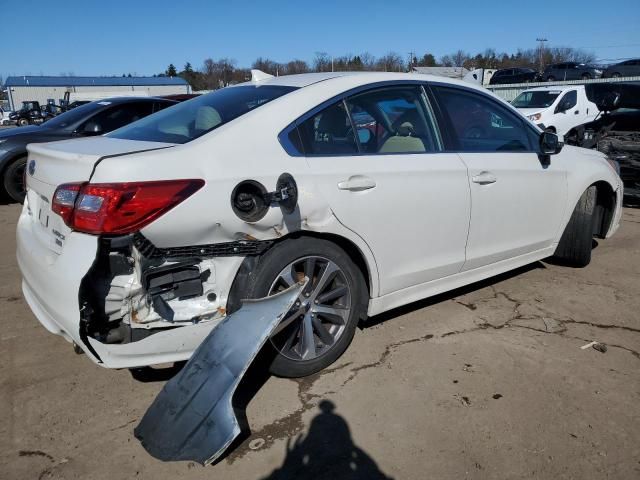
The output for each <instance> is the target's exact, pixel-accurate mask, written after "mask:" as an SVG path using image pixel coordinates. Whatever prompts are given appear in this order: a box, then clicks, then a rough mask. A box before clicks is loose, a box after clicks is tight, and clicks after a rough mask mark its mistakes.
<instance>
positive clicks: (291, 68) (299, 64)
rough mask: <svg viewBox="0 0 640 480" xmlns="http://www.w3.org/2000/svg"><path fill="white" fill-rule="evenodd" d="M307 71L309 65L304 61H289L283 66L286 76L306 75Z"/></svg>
mask: <svg viewBox="0 0 640 480" xmlns="http://www.w3.org/2000/svg"><path fill="white" fill-rule="evenodd" d="M308 71H309V65H308V64H307V62H305V61H304V60H297V59H296V60H291V61H290V62H287V64H286V65H284V72H283V73H285V74H287V75H294V74H296V73H307V72H308Z"/></svg>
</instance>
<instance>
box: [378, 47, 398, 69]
mask: <svg viewBox="0 0 640 480" xmlns="http://www.w3.org/2000/svg"><path fill="white" fill-rule="evenodd" d="M404 69H405V64H404V60H403V59H402V57H401V56H400V55H399V54H397V53H396V52H389V53H387V54H386V55H385V56H383V57H380V58H379V59H378V61H377V62H376V70H382V71H383V72H402V71H403V70H404Z"/></svg>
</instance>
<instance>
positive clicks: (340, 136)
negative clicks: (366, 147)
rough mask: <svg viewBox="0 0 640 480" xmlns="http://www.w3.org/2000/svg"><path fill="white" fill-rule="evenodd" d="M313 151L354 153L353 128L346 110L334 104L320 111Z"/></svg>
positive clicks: (355, 149)
mask: <svg viewBox="0 0 640 480" xmlns="http://www.w3.org/2000/svg"><path fill="white" fill-rule="evenodd" d="M314 144H315V145H314V148H313V150H314V152H315V153H324V152H325V151H326V152H331V153H355V152H356V151H357V147H356V144H355V139H354V137H353V129H352V128H351V124H350V122H349V118H348V117H347V114H346V112H345V111H344V110H343V109H341V108H339V107H338V106H334V107H331V108H328V109H327V110H325V111H324V112H323V113H322V116H321V117H320V121H319V122H318V128H317V130H316V138H315V141H314Z"/></svg>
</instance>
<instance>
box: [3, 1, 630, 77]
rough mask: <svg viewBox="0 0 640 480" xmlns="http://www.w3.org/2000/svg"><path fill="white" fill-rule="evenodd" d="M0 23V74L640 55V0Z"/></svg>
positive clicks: (168, 6) (272, 7) (27, 17)
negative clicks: (258, 62)
mask: <svg viewBox="0 0 640 480" xmlns="http://www.w3.org/2000/svg"><path fill="white" fill-rule="evenodd" d="M607 4H609V5H611V6H612V11H611V12H607V11H606V8H605V7H603V5H607ZM0 19H1V20H2V21H1V22H0V25H1V27H0V29H1V30H0V32H1V38H2V40H3V43H0V75H2V76H4V77H6V76H8V75H40V74H44V75H59V74H61V73H73V74H75V75H111V74H115V75H121V74H122V73H132V74H138V75H150V74H153V73H158V72H161V71H164V69H165V68H166V67H167V65H168V64H169V63H173V64H175V65H176V66H177V67H178V69H179V70H180V69H181V68H182V66H183V65H184V63H185V62H187V61H190V62H191V64H192V65H193V66H194V68H199V67H200V66H201V65H202V62H203V60H204V59H205V58H207V57H212V58H214V59H215V58H219V57H231V58H234V59H235V60H237V64H238V66H250V65H251V63H252V61H253V60H254V59H255V58H256V57H259V56H263V57H269V58H271V59H273V60H276V61H279V62H284V61H287V60H290V59H293V58H301V59H303V60H308V61H310V60H311V59H312V58H313V56H314V52H318V51H324V52H328V53H329V54H330V55H336V56H338V55H343V54H348V53H352V54H357V53H360V52H363V51H369V52H370V53H372V54H373V55H375V56H380V55H384V54H385V53H387V52H389V51H396V52H397V53H399V54H401V55H403V56H404V57H408V53H409V52H410V51H415V52H416V53H417V54H418V55H421V54H422V53H424V52H432V53H433V54H435V55H436V57H440V56H442V55H444V54H447V53H451V52H454V51H456V50H457V49H463V50H465V51H467V52H469V53H477V52H480V51H482V50H484V49H485V48H488V47H491V48H494V49H496V50H497V51H498V52H501V51H506V52H515V51H516V50H517V49H518V48H523V49H526V48H533V47H535V39H536V37H538V36H544V37H546V38H548V39H549V42H548V46H572V47H578V48H584V49H587V50H590V51H593V52H594V53H595V54H596V56H597V57H598V58H599V59H605V60H607V59H611V60H614V59H620V58H628V57H640V0H622V1H618V2H603V1H602V0H599V1H596V0H580V1H573V0H569V1H567V0H564V1H563V0H557V1H548V0H539V1H537V2H509V1H506V0H503V1H502V2H495V1H493V2H488V1H456V0H450V1H447V2H433V1H424V0H423V1H404V0H387V1H378V0H367V1H365V2H363V1H359V2H358V1H355V2H354V1H334V0H316V1H306V0H298V1H278V0H271V1H263V2H257V1H248V0H247V1H242V2H230V1H225V2H219V1H214V0H210V1H204V0H153V1H152V0H128V1H123V0H102V1H98V0H83V1H80V0H64V1H63V0H0Z"/></svg>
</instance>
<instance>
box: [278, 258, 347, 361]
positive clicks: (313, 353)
mask: <svg viewBox="0 0 640 480" xmlns="http://www.w3.org/2000/svg"><path fill="white" fill-rule="evenodd" d="M302 276H305V277H306V278H307V279H308V284H307V287H306V288H305V290H304V291H303V292H302V293H301V295H300V297H299V298H298V301H297V302H296V304H295V305H294V306H293V308H292V309H291V310H290V311H289V312H288V313H287V315H286V316H285V317H284V318H283V319H282V321H281V322H280V323H279V324H278V326H276V328H275V329H274V331H273V332H272V333H271V342H272V344H273V345H274V347H275V348H276V349H277V350H278V351H279V352H280V354H281V355H283V356H285V357H287V358H290V359H291V360H298V361H300V360H302V361H305V360H312V359H314V358H317V357H320V356H322V355H324V353H325V352H326V351H327V350H328V349H329V348H331V347H332V346H333V345H334V344H335V343H336V341H337V340H338V338H340V336H341V335H342V333H343V331H344V329H345V326H346V324H347V322H348V320H349V315H350V312H351V293H350V289H349V287H348V284H347V279H346V278H345V274H344V273H343V272H342V270H341V269H340V267H338V265H337V264H335V263H334V262H332V261H330V260H329V259H327V258H323V257H319V256H307V257H303V258H300V259H298V260H296V261H294V262H292V263H290V264H289V265H287V266H286V267H284V268H283V269H282V271H281V272H280V274H279V275H278V276H277V277H276V279H275V280H274V282H273V284H272V286H271V289H270V291H269V295H273V294H275V293H277V292H279V291H282V289H283V288H289V287H291V286H293V285H294V284H295V283H297V282H298V281H299V280H300V278H301V277H302Z"/></svg>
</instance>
